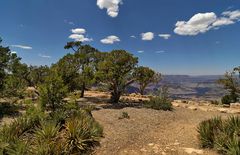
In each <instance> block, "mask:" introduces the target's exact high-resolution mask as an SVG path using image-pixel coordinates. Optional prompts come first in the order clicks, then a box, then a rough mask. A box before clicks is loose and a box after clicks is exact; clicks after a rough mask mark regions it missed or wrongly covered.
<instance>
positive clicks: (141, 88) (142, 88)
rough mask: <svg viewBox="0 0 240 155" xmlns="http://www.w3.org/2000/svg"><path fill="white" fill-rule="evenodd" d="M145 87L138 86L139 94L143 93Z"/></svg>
mask: <svg viewBox="0 0 240 155" xmlns="http://www.w3.org/2000/svg"><path fill="white" fill-rule="evenodd" d="M145 88H146V86H140V88H139V90H140V94H141V95H144V90H145Z"/></svg>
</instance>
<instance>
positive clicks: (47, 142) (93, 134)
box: [0, 107, 103, 155]
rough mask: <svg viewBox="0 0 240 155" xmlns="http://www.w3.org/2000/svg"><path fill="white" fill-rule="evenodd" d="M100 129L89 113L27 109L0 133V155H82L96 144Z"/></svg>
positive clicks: (100, 133) (100, 132)
mask: <svg viewBox="0 0 240 155" xmlns="http://www.w3.org/2000/svg"><path fill="white" fill-rule="evenodd" d="M102 133H103V129H102V127H101V126H100V125H99V124H98V123H97V122H96V121H95V120H94V118H93V117H91V115H89V112H87V111H85V110H82V109H79V110H74V111H71V110H66V111H65V110H63V109H59V110H58V111H54V112H51V113H49V114H46V113H44V112H43V111H42V110H41V109H40V108H36V107H30V108H29V109H28V110H27V112H26V114H25V115H23V116H22V117H19V118H18V119H16V120H15V121H14V122H12V123H11V124H10V125H4V126H3V127H2V128H1V130H0V154H52V155H55V154H74V153H77V154H79V153H80V154H82V153H88V152H90V151H91V150H92V149H93V147H94V146H95V145H97V144H98V143H99V139H100V137H101V136H102Z"/></svg>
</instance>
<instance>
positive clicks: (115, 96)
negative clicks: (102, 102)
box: [111, 90, 121, 104]
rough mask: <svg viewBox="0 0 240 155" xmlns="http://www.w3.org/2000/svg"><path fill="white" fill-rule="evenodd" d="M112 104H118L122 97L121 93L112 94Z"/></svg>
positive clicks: (114, 92)
mask: <svg viewBox="0 0 240 155" xmlns="http://www.w3.org/2000/svg"><path fill="white" fill-rule="evenodd" d="M111 95H112V96H111V103H113V104H118V102H119V99H120V96H121V92H119V91H117V90H115V91H113V92H112V93H111Z"/></svg>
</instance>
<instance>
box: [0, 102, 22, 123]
mask: <svg viewBox="0 0 240 155" xmlns="http://www.w3.org/2000/svg"><path fill="white" fill-rule="evenodd" d="M19 108H20V107H19V106H18V105H16V104H12V103H0V109H1V110H0V119H1V118H2V117H4V116H14V115H15V116H16V115H18V114H19Z"/></svg>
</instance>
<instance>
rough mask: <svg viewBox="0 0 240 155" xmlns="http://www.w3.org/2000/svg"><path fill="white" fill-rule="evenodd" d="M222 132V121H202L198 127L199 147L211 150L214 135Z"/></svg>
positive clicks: (218, 118) (216, 118)
mask: <svg viewBox="0 0 240 155" xmlns="http://www.w3.org/2000/svg"><path fill="white" fill-rule="evenodd" d="M221 130H223V121H222V119H221V118H220V117H215V118H212V119H210V120H206V121H203V122H201V123H200V124H199V126H198V133H199V139H200V143H201V147H203V148H213V147H214V142H215V139H216V137H215V136H216V134H218V133H220V131H221Z"/></svg>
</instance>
